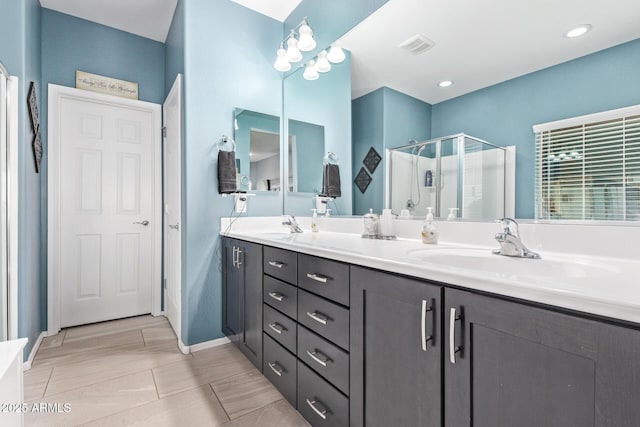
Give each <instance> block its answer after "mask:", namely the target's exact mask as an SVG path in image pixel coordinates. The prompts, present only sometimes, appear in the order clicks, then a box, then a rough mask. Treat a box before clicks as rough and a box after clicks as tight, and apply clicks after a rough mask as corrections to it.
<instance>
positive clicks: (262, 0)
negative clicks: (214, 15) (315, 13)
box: [231, 0, 302, 22]
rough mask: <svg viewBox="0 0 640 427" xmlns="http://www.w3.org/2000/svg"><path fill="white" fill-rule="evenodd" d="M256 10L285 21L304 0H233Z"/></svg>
mask: <svg viewBox="0 0 640 427" xmlns="http://www.w3.org/2000/svg"><path fill="white" fill-rule="evenodd" d="M231 1H234V2H236V3H238V4H241V5H242V6H244V7H248V8H249V9H252V10H255V11H256V12H259V13H262V14H263V15H267V16H268V17H270V18H273V19H275V20H277V21H280V22H284V20H285V19H287V17H288V16H289V15H291V12H293V10H294V9H295V8H296V7H298V5H299V4H300V3H301V2H302V0H231Z"/></svg>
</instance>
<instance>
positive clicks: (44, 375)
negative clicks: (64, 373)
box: [23, 368, 53, 402]
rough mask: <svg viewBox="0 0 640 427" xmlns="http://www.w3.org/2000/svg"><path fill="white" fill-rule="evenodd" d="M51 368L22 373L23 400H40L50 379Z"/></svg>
mask: <svg viewBox="0 0 640 427" xmlns="http://www.w3.org/2000/svg"><path fill="white" fill-rule="evenodd" d="M52 370H53V369H52V368H48V369H47V368H45V369H34V368H32V369H29V370H28V371H25V373H24V377H23V378H24V400H25V402H29V401H31V400H35V399H41V398H42V397H43V396H44V391H45V389H46V388H47V383H48V382H49V378H50V377H51V371H52Z"/></svg>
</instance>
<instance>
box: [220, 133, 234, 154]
mask: <svg viewBox="0 0 640 427" xmlns="http://www.w3.org/2000/svg"><path fill="white" fill-rule="evenodd" d="M216 146H217V147H218V151H236V142H235V141H234V140H233V138H230V137H228V136H227V135H221V136H220V138H218V141H217V142H216Z"/></svg>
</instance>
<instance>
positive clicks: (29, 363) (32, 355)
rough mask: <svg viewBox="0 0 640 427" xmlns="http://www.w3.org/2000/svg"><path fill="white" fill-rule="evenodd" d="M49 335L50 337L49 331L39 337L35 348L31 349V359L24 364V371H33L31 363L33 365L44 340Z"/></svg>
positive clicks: (34, 345) (43, 332) (41, 333)
mask: <svg viewBox="0 0 640 427" xmlns="http://www.w3.org/2000/svg"><path fill="white" fill-rule="evenodd" d="M47 335H48V334H47V331H42V332H40V335H38V339H37V340H36V342H35V344H33V347H32V348H31V352H30V353H29V358H28V359H27V361H26V362H24V363H23V364H22V370H23V371H28V370H29V369H31V363H33V359H34V358H35V357H36V353H37V352H38V349H39V348H40V344H42V340H43V339H44V338H45V337H46V336H47Z"/></svg>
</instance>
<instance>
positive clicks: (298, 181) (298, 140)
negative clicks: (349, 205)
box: [288, 119, 324, 194]
mask: <svg viewBox="0 0 640 427" xmlns="http://www.w3.org/2000/svg"><path fill="white" fill-rule="evenodd" d="M288 130H289V133H288V134H289V191H293V192H296V193H313V194H318V193H319V192H320V191H321V188H322V158H323V155H324V126H320V125H316V124H313V123H307V122H302V121H298V120H293V119H289V121H288Z"/></svg>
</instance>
